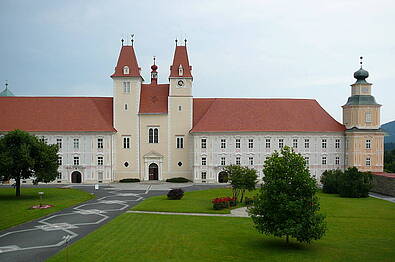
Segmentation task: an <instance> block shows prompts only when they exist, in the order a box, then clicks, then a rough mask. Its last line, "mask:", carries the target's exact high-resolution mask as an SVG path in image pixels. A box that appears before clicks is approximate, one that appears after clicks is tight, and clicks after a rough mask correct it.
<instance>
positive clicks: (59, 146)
mask: <svg viewBox="0 0 395 262" xmlns="http://www.w3.org/2000/svg"><path fill="white" fill-rule="evenodd" d="M56 144H57V145H58V148H59V149H61V148H62V139H61V138H56Z"/></svg>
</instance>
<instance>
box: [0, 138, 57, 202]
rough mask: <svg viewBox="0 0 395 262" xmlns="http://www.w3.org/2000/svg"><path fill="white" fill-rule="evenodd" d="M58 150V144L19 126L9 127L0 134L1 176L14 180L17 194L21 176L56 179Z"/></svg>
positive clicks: (41, 179) (18, 194) (24, 177)
mask: <svg viewBox="0 0 395 262" xmlns="http://www.w3.org/2000/svg"><path fill="white" fill-rule="evenodd" d="M57 153H58V146H57V145H47V144H46V143H44V142H42V141H39V140H38V139H37V137H35V136H34V135H30V134H29V133H27V132H24V131H21V130H14V131H11V132H9V133H7V134H6V135H5V136H3V137H2V138H0V177H3V179H5V180H9V179H14V180H15V189H16V192H15V194H16V196H17V197H18V196H20V194H21V189H20V187H21V179H27V178H33V179H34V182H35V183H38V182H46V183H47V182H51V181H53V180H55V179H56V177H57V175H58V167H59V166H58V162H57V158H58V156H57Z"/></svg>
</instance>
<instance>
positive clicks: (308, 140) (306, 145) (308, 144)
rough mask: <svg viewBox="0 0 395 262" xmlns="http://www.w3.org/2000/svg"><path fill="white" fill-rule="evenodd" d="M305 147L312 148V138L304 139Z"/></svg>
mask: <svg viewBox="0 0 395 262" xmlns="http://www.w3.org/2000/svg"><path fill="white" fill-rule="evenodd" d="M304 148H310V139H305V140H304Z"/></svg>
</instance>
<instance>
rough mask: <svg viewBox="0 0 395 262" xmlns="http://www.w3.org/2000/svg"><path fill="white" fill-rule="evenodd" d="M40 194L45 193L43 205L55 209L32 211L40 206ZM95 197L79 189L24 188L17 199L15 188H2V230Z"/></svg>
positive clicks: (0, 190)
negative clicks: (35, 206)
mask: <svg viewBox="0 0 395 262" xmlns="http://www.w3.org/2000/svg"><path fill="white" fill-rule="evenodd" d="M38 192H44V197H43V203H42V204H51V205H54V207H51V208H48V209H30V207H31V206H34V205H38V204H40V198H39V195H38ZM93 197H94V196H92V195H91V194H89V193H86V192H84V191H81V190H77V189H69V188H67V189H66V188H65V189H63V188H23V187H22V188H21V196H20V197H19V198H17V197H15V189H14V188H0V210H1V212H0V230H3V229H6V228H9V227H12V226H15V225H18V224H21V223H24V222H28V221H31V220H34V219H37V218H39V217H42V216H45V215H48V214H50V213H54V212H57V211H59V210H61V209H64V208H66V207H70V206H73V205H76V204H78V203H80V202H83V201H86V200H89V199H91V198H93Z"/></svg>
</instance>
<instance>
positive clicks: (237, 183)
mask: <svg viewBox="0 0 395 262" xmlns="http://www.w3.org/2000/svg"><path fill="white" fill-rule="evenodd" d="M224 171H225V172H226V173H227V174H228V179H229V181H230V184H231V185H232V192H233V197H234V198H235V199H236V201H237V200H238V198H239V196H240V202H243V199H244V195H245V192H246V190H248V191H252V190H254V189H255V185H256V182H257V181H256V180H257V178H258V176H257V174H256V170H255V169H253V168H248V167H243V166H239V165H229V166H226V167H225V168H224Z"/></svg>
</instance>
